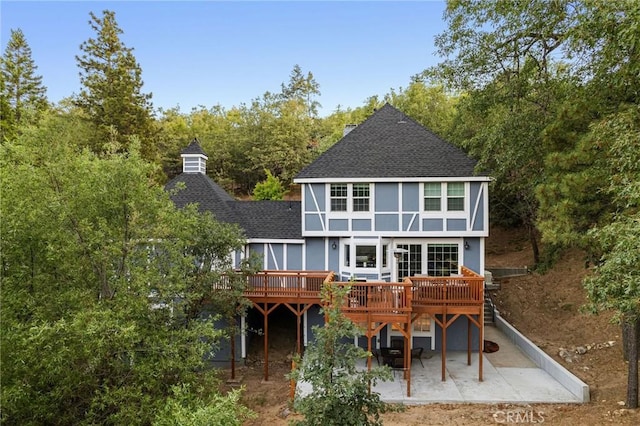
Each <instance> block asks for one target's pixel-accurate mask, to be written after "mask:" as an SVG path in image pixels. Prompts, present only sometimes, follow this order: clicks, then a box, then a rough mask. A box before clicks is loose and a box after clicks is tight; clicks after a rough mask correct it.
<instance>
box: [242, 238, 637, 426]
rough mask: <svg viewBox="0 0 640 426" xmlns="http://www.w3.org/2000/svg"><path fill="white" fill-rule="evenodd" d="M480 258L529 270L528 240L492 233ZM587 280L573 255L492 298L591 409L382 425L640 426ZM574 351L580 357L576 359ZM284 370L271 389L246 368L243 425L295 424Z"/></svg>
mask: <svg viewBox="0 0 640 426" xmlns="http://www.w3.org/2000/svg"><path fill="white" fill-rule="evenodd" d="M486 253H487V266H494V267H522V266H527V265H532V263H533V256H532V253H531V249H530V246H529V244H528V241H527V238H526V235H525V234H524V233H523V232H520V231H514V230H502V229H492V230H491V235H490V237H489V239H488V242H487V246H486ZM587 273H589V270H587V269H585V267H584V257H583V255H582V253H580V252H578V251H572V252H569V253H566V254H565V255H564V256H563V257H562V258H561V259H560V260H559V261H558V263H557V264H556V265H555V267H554V268H553V269H552V270H550V271H549V272H548V273H547V274H545V275H539V274H536V273H532V274H530V275H527V276H524V277H517V278H511V279H509V280H506V281H503V282H502V287H501V289H500V290H496V291H493V292H492V294H493V298H494V301H495V303H496V305H497V307H498V309H499V310H500V313H501V315H502V316H503V317H505V318H506V319H507V320H508V321H509V322H510V323H511V324H512V325H514V326H515V327H516V328H517V329H519V330H520V331H521V332H522V333H524V334H525V335H526V336H527V337H528V338H529V339H531V340H532V341H533V342H534V343H536V344H537V345H538V346H539V347H541V348H542V349H543V350H545V351H546V352H547V353H548V354H549V355H551V356H552V357H553V358H554V359H556V360H557V361H558V362H560V363H561V364H562V365H563V366H565V367H566V368H567V369H568V370H569V371H571V372H572V373H573V374H575V375H576V376H577V377H579V378H580V379H582V380H583V381H585V382H586V383H587V384H588V385H589V387H590V390H591V402H590V403H588V404H535V405H523V406H521V405H516V404H430V405H422V406H411V407H407V409H406V411H404V412H402V413H389V414H385V415H384V417H383V419H384V424H385V425H386V426H405V425H416V426H417V425H478V424H480V425H495V424H496V423H507V421H506V417H505V416H506V415H507V414H511V415H512V416H513V417H512V420H513V422H516V420H518V419H519V420H520V421H517V423H534V422H535V423H542V422H544V423H546V424H552V425H571V426H573V425H587V424H595V425H599V424H616V425H638V424H640V410H627V409H625V408H624V405H621V402H622V401H624V400H625V399H626V381H627V375H626V374H627V365H626V363H625V362H624V361H623V358H622V342H621V337H620V328H619V327H618V326H617V325H614V324H612V323H611V322H610V320H611V314H601V315H590V314H587V313H583V312H582V311H581V307H582V306H583V305H584V303H585V302H586V297H585V292H584V289H583V287H582V278H583V277H584V276H585V274H587ZM610 342H613V343H612V344H610ZM579 348H580V349H579ZM576 349H578V350H580V351H582V349H584V350H586V352H585V353H584V354H582V355H579V354H577V353H576ZM561 350H565V352H564V353H563V354H564V355H565V357H564V358H563V357H561V356H560V355H559V354H560V352H561ZM567 355H568V356H567ZM271 365H272V362H270V366H271ZM289 365H290V360H288V359H282V360H281V361H280V362H277V361H275V360H274V361H273V368H271V367H270V371H272V373H273V374H272V376H271V377H272V379H270V383H269V384H265V383H263V382H261V373H262V369H261V368H260V367H259V366H257V365H256V366H250V367H248V368H246V369H245V377H244V381H243V382H244V384H245V385H246V394H245V396H244V401H245V403H247V404H248V405H250V406H251V408H253V409H254V410H256V411H257V412H258V414H259V418H258V419H257V420H255V421H253V422H250V423H248V424H251V425H263V424H264V425H266V424H268V425H282V426H284V425H288V424H289V421H290V420H292V419H299V418H300V417H299V416H297V415H295V414H289V409H288V400H287V394H288V390H289V388H288V385H289V383H288V381H286V379H285V378H284V375H285V374H286V373H287V372H288V368H289ZM283 413H286V414H287V415H283ZM518 416H520V417H518Z"/></svg>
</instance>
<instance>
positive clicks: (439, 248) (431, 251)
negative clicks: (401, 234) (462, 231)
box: [394, 238, 464, 281]
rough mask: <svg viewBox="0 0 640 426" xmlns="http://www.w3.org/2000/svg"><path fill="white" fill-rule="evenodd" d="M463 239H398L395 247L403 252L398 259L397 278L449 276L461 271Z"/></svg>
mask: <svg viewBox="0 0 640 426" xmlns="http://www.w3.org/2000/svg"><path fill="white" fill-rule="evenodd" d="M462 244H463V241H462V240H461V239H454V238H441V239H431V238H430V239H429V241H421V242H415V243H412V242H410V241H398V242H397V243H396V244H395V248H394V251H395V249H400V250H401V251H402V253H401V254H400V255H399V258H398V259H397V261H396V262H397V269H396V275H395V277H396V278H395V279H396V280H397V281H402V280H403V279H404V278H405V277H412V276H415V275H428V276H432V277H448V276H451V275H456V274H459V273H460V265H462V263H463V261H464V259H463V254H464V253H463V251H462Z"/></svg>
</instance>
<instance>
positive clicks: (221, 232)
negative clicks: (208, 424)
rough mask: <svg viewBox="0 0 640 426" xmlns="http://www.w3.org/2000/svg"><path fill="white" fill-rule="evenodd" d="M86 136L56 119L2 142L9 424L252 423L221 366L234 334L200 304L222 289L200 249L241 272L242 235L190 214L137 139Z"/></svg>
mask: <svg viewBox="0 0 640 426" xmlns="http://www.w3.org/2000/svg"><path fill="white" fill-rule="evenodd" d="M76 136H77V132H76V128H75V126H74V123H73V122H70V121H68V120H67V119H66V117H64V116H62V117H61V116H58V115H53V114H52V115H50V116H48V117H46V118H45V119H44V120H43V121H42V122H41V124H40V125H39V126H38V127H37V128H36V127H32V128H29V129H27V130H25V131H24V132H22V133H21V135H20V136H19V137H18V138H16V139H15V140H13V141H10V142H6V143H5V144H3V145H2V146H1V147H0V150H1V155H0V158H1V159H2V160H1V162H0V182H1V185H2V194H3V196H2V206H1V207H2V218H3V219H2V221H1V224H0V227H1V229H0V230H1V234H2V241H1V245H2V247H1V253H2V277H3V283H2V288H1V290H0V291H1V297H2V324H1V325H0V327H1V330H2V333H1V334H0V336H1V337H0V339H1V345H2V357H3V360H2V375H1V378H0V380H1V384H2V386H1V388H2V390H1V402H2V411H3V412H2V417H3V422H7V423H8V424H105V423H112V424H113V423H115V424H151V423H155V422H157V423H160V424H164V423H170V419H180V418H183V416H184V411H185V410H190V411H194V412H195V413H200V412H205V413H208V414H212V413H216V412H225V416H226V418H233V419H235V420H234V421H233V422H229V423H225V424H238V425H239V424H241V423H242V420H243V419H245V418H247V416H248V415H249V414H250V413H249V412H248V411H247V410H246V409H244V408H243V407H242V406H241V405H236V402H237V398H238V395H236V394H230V395H228V396H227V395H221V394H220V393H219V392H218V391H217V378H216V373H215V371H214V370H212V369H210V368H207V359H209V358H210V357H211V355H212V353H213V351H215V350H216V348H217V347H218V344H219V342H220V341H221V339H222V338H223V337H224V334H223V331H222V330H220V329H218V328H216V326H215V323H214V319H215V318H214V317H213V316H212V315H211V314H212V313H211V312H210V311H206V310H199V311H198V312H197V314H194V312H193V309H192V308H193V306H194V304H197V303H198V301H200V300H202V299H203V298H207V297H209V298H210V297H211V292H212V288H213V287H212V285H211V282H210V281H208V282H205V281H203V280H202V279H200V278H199V277H200V276H201V274H200V273H199V268H198V264H199V263H200V262H202V259H203V256H202V253H199V252H197V251H196V250H195V248H197V247H200V246H203V245H206V246H207V247H208V250H209V252H208V256H209V258H214V259H215V262H216V266H217V267H218V269H217V270H218V271H221V270H230V269H232V267H233V266H235V265H231V264H230V259H229V258H228V254H229V253H230V252H232V251H234V250H235V249H237V248H238V247H240V246H241V245H242V242H243V238H242V235H241V234H240V233H239V232H238V231H237V230H235V229H233V228H230V227H229V226H227V225H223V224H220V223H217V222H215V221H214V220H213V219H212V218H211V217H210V216H202V215H201V214H200V213H198V212H197V210H196V209H195V208H187V209H184V210H177V209H176V208H175V207H174V205H173V203H172V202H171V201H170V199H169V196H168V194H167V193H166V192H165V191H164V189H163V188H162V187H159V186H158V185H157V184H155V183H154V182H153V179H152V176H153V173H154V166H153V165H151V164H149V163H148V162H146V161H145V160H144V159H142V158H141V156H140V155H139V153H138V146H139V143H138V142H137V141H136V140H135V139H134V140H132V141H131V144H130V147H129V150H128V152H127V153H118V152H110V153H106V154H103V155H101V156H100V157H98V156H96V155H95V154H93V153H91V152H88V151H87V150H83V149H82V148H81V147H80V146H79V144H78V141H77V140H76ZM203 235H206V236H208V240H207V241H206V242H203V243H200V244H197V239H198V238H200V239H201V238H203ZM173 424H175V422H174V423H173ZM200 424H204V423H203V422H201V423H200Z"/></svg>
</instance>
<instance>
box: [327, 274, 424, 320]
mask: <svg viewBox="0 0 640 426" xmlns="http://www.w3.org/2000/svg"><path fill="white" fill-rule="evenodd" d="M338 284H339V285H345V286H349V287H350V289H349V293H348V294H347V296H346V300H345V301H344V304H343V307H342V310H343V312H345V313H364V312H371V313H379V314H385V313H386V314H399V313H407V312H411V309H412V308H411V300H412V296H413V295H412V292H411V284H410V283H389V282H386V281H380V282H375V281H369V282H355V283H354V282H348V283H338Z"/></svg>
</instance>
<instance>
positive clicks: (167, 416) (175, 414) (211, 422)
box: [153, 385, 256, 426]
mask: <svg viewBox="0 0 640 426" xmlns="http://www.w3.org/2000/svg"><path fill="white" fill-rule="evenodd" d="M173 392H174V396H173V397H171V398H169V399H168V401H167V404H166V405H165V406H164V409H163V410H162V411H161V412H160V413H159V414H158V416H157V417H156V419H155V420H154V422H153V425H154V426H241V425H242V424H244V422H245V421H247V420H251V419H254V418H256V415H255V413H253V412H251V411H250V410H249V409H247V408H246V407H244V406H243V405H242V404H241V403H240V396H241V394H242V390H241V389H235V390H232V391H231V392H229V394H228V395H227V396H224V397H223V396H221V395H212V398H211V400H210V401H207V400H203V399H196V400H194V398H193V397H192V394H193V392H191V391H190V390H189V389H188V387H186V386H184V385H183V386H175V387H174V388H173Z"/></svg>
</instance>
